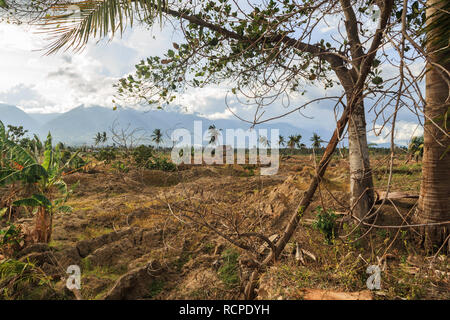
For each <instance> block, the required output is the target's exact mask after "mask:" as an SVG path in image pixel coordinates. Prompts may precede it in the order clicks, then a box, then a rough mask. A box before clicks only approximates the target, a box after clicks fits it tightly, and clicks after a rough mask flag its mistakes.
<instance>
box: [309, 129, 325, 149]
mask: <svg viewBox="0 0 450 320" xmlns="http://www.w3.org/2000/svg"><path fill="white" fill-rule="evenodd" d="M310 141H311V142H312V145H311V146H312V147H313V148H314V149H318V148H321V147H322V142H324V141H323V140H322V138H321V137H320V136H319V135H318V134H317V133H315V132H313V136H312V137H311V139H310Z"/></svg>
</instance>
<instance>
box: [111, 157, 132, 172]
mask: <svg viewBox="0 0 450 320" xmlns="http://www.w3.org/2000/svg"><path fill="white" fill-rule="evenodd" d="M111 166H112V167H113V168H114V169H116V170H117V171H119V172H122V173H127V172H128V171H130V168H128V167H127V165H126V164H125V163H123V162H122V161H120V160H118V161H115V162H113V163H112V165H111Z"/></svg>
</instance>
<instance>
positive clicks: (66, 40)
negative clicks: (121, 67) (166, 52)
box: [40, 0, 167, 54]
mask: <svg viewBox="0 0 450 320" xmlns="http://www.w3.org/2000/svg"><path fill="white" fill-rule="evenodd" d="M166 1H167V0H87V1H79V2H73V3H70V4H67V5H60V6H55V7H54V9H55V10H65V9H67V8H69V7H73V6H76V7H78V8H79V9H80V10H79V12H76V13H72V14H63V15H47V16H46V17H44V22H42V23H41V24H40V26H41V32H43V33H46V34H48V35H49V36H50V39H53V41H52V42H51V43H50V44H49V45H48V46H47V47H46V48H45V50H46V51H47V54H52V53H55V52H57V51H59V50H61V49H63V48H66V50H67V49H69V48H72V49H73V50H74V51H79V50H81V49H82V48H83V47H84V46H85V45H86V44H87V42H88V41H89V39H90V38H91V37H94V38H95V37H97V36H99V37H100V38H104V37H107V36H108V35H109V33H110V32H111V35H112V36H114V35H115V33H116V32H118V31H119V32H120V34H121V35H122V34H123V32H124V30H125V28H126V26H127V25H128V24H129V25H130V26H133V22H134V17H135V16H136V15H137V16H139V18H140V19H141V20H145V21H146V22H151V21H153V20H154V19H155V18H156V17H157V16H159V17H160V19H161V21H162V13H163V10H164V8H166V6H167V3H166Z"/></svg>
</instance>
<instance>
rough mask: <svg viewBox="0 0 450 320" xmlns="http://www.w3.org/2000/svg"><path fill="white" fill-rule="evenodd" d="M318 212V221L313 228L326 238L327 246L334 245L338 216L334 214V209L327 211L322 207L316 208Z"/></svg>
mask: <svg viewBox="0 0 450 320" xmlns="http://www.w3.org/2000/svg"><path fill="white" fill-rule="evenodd" d="M316 212H317V220H316V221H315V222H314V225H313V226H314V227H315V228H316V229H317V230H319V231H320V232H321V233H322V234H323V235H324V236H325V241H326V243H327V244H332V243H333V239H334V229H335V224H336V219H337V215H336V214H334V212H333V210H332V209H328V210H326V211H325V210H323V208H322V207H320V206H319V207H317V208H316Z"/></svg>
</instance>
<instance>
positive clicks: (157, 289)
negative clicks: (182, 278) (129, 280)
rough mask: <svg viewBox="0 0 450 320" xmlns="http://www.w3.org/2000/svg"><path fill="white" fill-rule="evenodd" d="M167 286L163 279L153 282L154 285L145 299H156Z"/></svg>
mask: <svg viewBox="0 0 450 320" xmlns="http://www.w3.org/2000/svg"><path fill="white" fill-rule="evenodd" d="M165 286H166V282H165V281H164V280H162V279H155V280H154V281H152V283H151V284H150V286H149V288H148V293H147V295H146V296H145V297H144V298H154V297H156V296H157V295H158V294H160V293H161V292H162V291H163V289H164V287H165Z"/></svg>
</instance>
